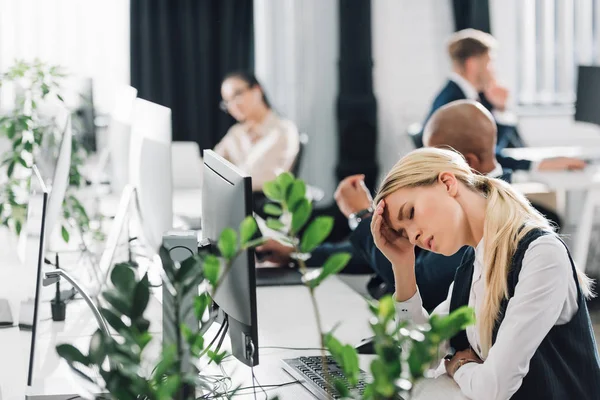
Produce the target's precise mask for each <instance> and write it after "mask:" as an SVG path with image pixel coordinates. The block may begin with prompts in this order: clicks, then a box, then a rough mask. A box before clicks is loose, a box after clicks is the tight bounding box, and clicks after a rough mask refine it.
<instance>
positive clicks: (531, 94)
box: [519, 0, 537, 103]
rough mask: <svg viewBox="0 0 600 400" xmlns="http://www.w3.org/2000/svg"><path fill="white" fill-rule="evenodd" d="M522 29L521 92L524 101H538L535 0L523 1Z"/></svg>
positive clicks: (521, 98)
mask: <svg viewBox="0 0 600 400" xmlns="http://www.w3.org/2000/svg"><path fill="white" fill-rule="evenodd" d="M520 27H521V29H520V31H521V60H520V61H521V62H520V65H521V68H522V70H521V93H519V97H520V100H521V102H522V103H534V102H535V101H537V79H536V78H537V77H536V75H537V73H536V72H537V57H536V6H535V0H523V1H522V14H521V21H520Z"/></svg>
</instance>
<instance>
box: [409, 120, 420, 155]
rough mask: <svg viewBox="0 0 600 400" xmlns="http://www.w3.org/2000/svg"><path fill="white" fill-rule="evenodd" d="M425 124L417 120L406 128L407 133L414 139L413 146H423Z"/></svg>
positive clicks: (416, 147) (417, 147)
mask: <svg viewBox="0 0 600 400" xmlns="http://www.w3.org/2000/svg"><path fill="white" fill-rule="evenodd" d="M422 132H423V125H421V124H420V123H418V122H415V123H413V124H410V125H409V126H408V129H407V130H406V133H407V134H408V137H410V139H411V140H412V143H413V146H415V149H420V148H421V147H423V134H422Z"/></svg>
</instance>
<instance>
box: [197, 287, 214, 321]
mask: <svg viewBox="0 0 600 400" xmlns="http://www.w3.org/2000/svg"><path fill="white" fill-rule="evenodd" d="M210 303H211V298H210V296H209V295H208V293H202V294H201V295H199V296H196V298H194V312H195V314H196V318H198V320H202V317H203V316H204V312H205V311H206V308H207V307H208V306H209V305H210Z"/></svg>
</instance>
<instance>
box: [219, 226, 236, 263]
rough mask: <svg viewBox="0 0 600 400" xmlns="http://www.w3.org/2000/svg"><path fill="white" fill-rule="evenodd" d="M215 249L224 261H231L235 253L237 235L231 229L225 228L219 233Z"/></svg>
mask: <svg viewBox="0 0 600 400" xmlns="http://www.w3.org/2000/svg"><path fill="white" fill-rule="evenodd" d="M217 247H218V248H219V251H220V252H221V256H222V257H225V258H226V259H228V260H229V259H231V258H233V256H235V253H236V252H237V233H236V232H235V231H234V230H233V229H231V228H225V229H224V230H223V232H221V236H220V237H219V242H218V243H217Z"/></svg>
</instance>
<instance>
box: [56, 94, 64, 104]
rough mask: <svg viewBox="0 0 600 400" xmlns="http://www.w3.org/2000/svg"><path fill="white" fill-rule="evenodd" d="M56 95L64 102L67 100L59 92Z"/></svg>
mask: <svg viewBox="0 0 600 400" xmlns="http://www.w3.org/2000/svg"><path fill="white" fill-rule="evenodd" d="M56 97H57V98H58V99H59V100H60V101H62V102H63V103H64V102H65V100H64V99H63V98H62V96H61V95H60V94H58V93H57V94H56Z"/></svg>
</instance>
